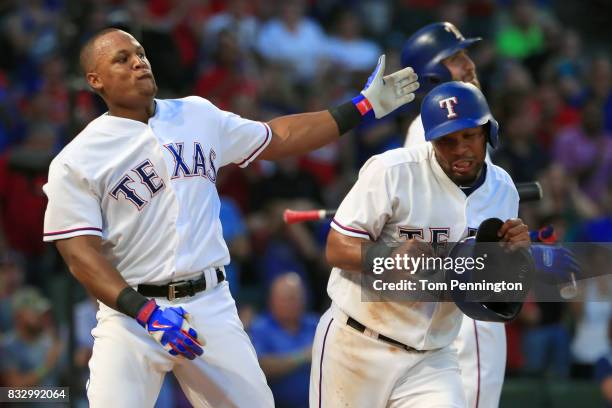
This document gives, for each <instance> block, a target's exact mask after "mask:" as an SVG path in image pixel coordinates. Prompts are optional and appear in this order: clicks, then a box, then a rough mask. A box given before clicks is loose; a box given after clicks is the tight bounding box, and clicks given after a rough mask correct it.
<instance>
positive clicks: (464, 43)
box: [401, 22, 482, 92]
mask: <svg viewBox="0 0 612 408" xmlns="http://www.w3.org/2000/svg"><path fill="white" fill-rule="evenodd" d="M481 39H482V38H480V37H476V38H464V37H463V34H461V32H460V31H459V30H458V29H457V27H455V26H454V25H453V24H451V23H449V22H443V23H433V24H429V25H427V26H425V27H423V28H421V29H420V30H419V31H417V32H416V33H414V34H413V35H411V36H410V38H408V39H407V40H406V42H405V43H404V47H403V48H402V55H401V62H402V66H404V67H412V69H414V72H416V73H417V75H418V76H419V84H420V85H421V86H420V87H419V92H427V91H429V90H430V89H431V88H433V87H434V86H436V85H439V84H441V83H443V82H448V81H452V79H453V78H452V75H451V72H450V71H449V70H448V68H446V67H445V66H444V64H443V63H442V60H443V59H445V58H448V57H450V56H451V55H453V54H455V53H457V52H458V51H460V50H462V49H464V48H467V47H469V46H470V45H472V44H474V43H475V42H477V41H480V40H481Z"/></svg>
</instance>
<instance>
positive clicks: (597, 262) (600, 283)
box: [570, 252, 612, 379]
mask: <svg viewBox="0 0 612 408" xmlns="http://www.w3.org/2000/svg"><path fill="white" fill-rule="evenodd" d="M590 255H591V256H590V258H591V259H590V261H592V263H590V264H589V268H596V269H597V270H601V268H606V267H609V266H608V264H607V263H606V262H605V259H606V258H609V256H606V255H604V254H598V253H595V252H594V253H592V254H590ZM598 255H599V256H601V255H603V257H602V258H603V262H601V261H602V259H601V258H600V259H597V258H598ZM583 292H584V294H583V298H582V299H581V300H582V301H581V302H572V303H571V304H570V306H571V307H572V308H573V309H574V313H575V315H576V320H577V324H576V333H575V334H574V339H573V341H572V346H571V347H572V356H573V360H574V361H573V365H572V376H573V377H575V378H582V379H592V378H593V370H594V367H595V364H596V362H597V359H599V358H600V357H601V356H602V355H607V354H608V353H609V352H610V350H611V348H610V339H609V338H608V323H609V322H610V321H612V303H611V302H610V299H612V277H610V276H609V275H603V276H600V277H598V278H595V279H588V280H586V281H584V289H583Z"/></svg>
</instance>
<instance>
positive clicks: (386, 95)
mask: <svg viewBox="0 0 612 408" xmlns="http://www.w3.org/2000/svg"><path fill="white" fill-rule="evenodd" d="M384 71H385V56H384V55H383V56H381V57H380V59H379V60H378V65H377V66H376V69H375V70H374V72H373V73H372V75H371V76H370V78H369V79H368V82H367V83H366V86H365V88H364V89H363V90H362V91H361V93H360V94H359V95H358V96H356V97H355V98H353V99H352V100H351V101H350V102H347V103H345V104H343V105H340V106H338V107H336V108H332V109H330V110H326V111H321V112H313V113H302V114H297V115H288V116H282V117H280V118H276V119H273V120H271V121H270V122H268V125H269V126H270V129H272V140H271V141H270V144H269V145H268V146H267V147H266V149H265V150H264V151H263V152H262V153H261V155H259V157H258V158H259V159H261V160H276V159H281V158H283V157H287V156H292V155H299V154H303V153H306V152H309V151H311V150H315V149H318V148H319V147H321V146H325V145H326V144H329V143H331V142H333V141H335V140H336V139H338V137H339V136H340V135H342V134H343V133H345V132H347V131H349V130H351V129H352V128H354V127H355V126H357V125H358V124H359V123H360V122H361V119H362V118H363V117H364V116H374V117H376V118H377V119H379V118H382V117H383V116H386V115H388V114H389V113H391V112H393V111H394V110H396V109H397V108H399V107H400V106H402V105H405V104H407V103H409V102H411V101H412V100H414V91H416V90H417V89H418V87H419V83H418V82H417V75H416V74H415V73H414V71H413V70H412V68H410V67H407V68H404V69H402V70H400V71H397V72H394V73H393V74H390V75H387V76H383V75H384Z"/></svg>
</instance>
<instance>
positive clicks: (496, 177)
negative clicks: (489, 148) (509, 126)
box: [328, 143, 518, 350]
mask: <svg viewBox="0 0 612 408" xmlns="http://www.w3.org/2000/svg"><path fill="white" fill-rule="evenodd" d="M517 211H518V193H517V191H516V188H515V187H514V183H513V182H512V180H511V178H510V176H509V175H508V174H507V173H506V172H505V171H504V170H503V169H501V168H499V167H497V166H495V165H492V164H489V165H487V167H486V174H485V180H484V181H483V184H482V185H481V186H480V187H478V188H477V189H476V190H475V191H473V192H472V193H471V194H470V195H469V196H466V195H465V193H464V192H463V191H462V190H461V189H460V188H459V187H458V186H457V185H455V184H454V183H453V182H452V181H451V180H450V179H449V178H448V176H447V175H446V174H445V173H444V171H443V170H442V168H441V167H440V165H439V164H438V161H437V160H436V159H435V156H434V150H433V147H432V145H431V143H426V144H422V145H419V146H415V147H413V148H410V149H406V148H400V149H395V150H391V151H387V152H385V153H383V154H380V155H378V156H374V157H372V158H371V159H370V160H368V162H366V164H365V165H364V166H363V167H362V169H361V171H360V173H359V179H358V180H357V182H356V183H355V185H354V186H353V188H352V189H351V191H350V192H349V193H348V194H347V196H346V197H345V199H344V201H343V202H342V204H341V205H340V207H339V208H338V211H337V213H336V216H335V217H334V219H333V220H332V228H334V229H335V230H336V231H338V232H339V233H342V234H345V235H348V236H352V237H358V238H364V239H368V240H371V241H377V240H382V241H383V242H386V243H397V242H401V241H404V240H406V239H408V238H414V237H419V238H420V239H423V240H425V241H427V242H433V241H435V242H442V241H451V242H457V241H459V240H461V239H462V238H464V237H466V236H467V235H468V233H469V229H477V228H478V226H479V225H480V223H481V222H482V221H484V220H485V219H487V218H491V217H497V218H500V219H502V220H506V219H509V218H512V217H515V216H516V214H517ZM360 280H361V277H360V274H358V273H355V272H349V271H343V270H341V269H339V268H333V270H332V272H331V276H330V280H329V284H328V293H329V296H330V297H331V298H332V300H333V301H334V303H335V304H336V305H338V306H339V307H340V309H341V310H342V311H343V312H345V313H346V314H348V315H349V316H351V317H353V318H354V319H356V320H357V321H359V322H360V323H361V324H363V325H365V326H366V327H368V328H369V329H371V330H374V331H376V332H378V333H380V334H383V335H385V336H387V337H390V338H392V339H394V340H397V341H400V342H402V343H404V344H407V345H409V346H411V347H414V348H416V349H422V350H430V349H438V348H442V347H445V346H447V345H449V344H450V343H451V342H452V341H453V340H454V339H455V337H456V336H457V332H458V331H459V327H460V325H461V319H462V313H461V312H460V311H459V310H458V309H457V307H456V306H455V305H454V304H453V303H449V302H446V303H444V302H420V303H419V302H411V303H400V302H388V303H381V302H362V301H361V287H360Z"/></svg>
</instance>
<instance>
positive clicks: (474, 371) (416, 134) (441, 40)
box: [401, 22, 506, 408]
mask: <svg viewBox="0 0 612 408" xmlns="http://www.w3.org/2000/svg"><path fill="white" fill-rule="evenodd" d="M480 40H481V38H480V37H477V38H467V39H466V38H464V37H463V35H462V34H461V32H460V31H459V30H458V29H457V27H455V26H454V25H453V24H451V23H448V22H439V23H433V24H429V25H427V26H425V27H423V28H421V29H420V30H418V31H417V32H416V33H414V34H413V35H412V36H410V38H408V40H406V42H405V44H404V46H403V49H402V54H401V60H402V65H403V66H408V65H409V66H411V67H413V68H414V70H415V72H416V73H417V74H418V75H419V78H420V82H421V87H420V89H419V92H427V91H428V90H429V89H431V88H432V87H434V86H435V85H437V84H440V83H444V82H447V81H451V80H454V81H462V82H466V83H470V84H472V85H475V86H476V87H478V88H480V82H479V81H478V75H477V74H476V66H475V64H474V62H473V61H472V59H471V58H470V57H469V55H468V54H467V51H466V50H467V48H469V47H470V46H471V45H472V44H474V43H476V42H477V41H480ZM425 142H426V140H425V132H424V130H423V123H422V121H421V115H419V116H417V117H416V118H415V119H414V121H413V122H412V123H411V124H410V126H409V128H408V133H407V135H406V142H405V147H411V146H415V145H418V144H421V143H425ZM486 160H487V163H490V159H489V156H488V155H487V158H486ZM454 347H456V349H457V350H458V354H459V366H460V367H461V378H462V380H463V386H464V389H465V393H466V399H467V403H468V404H467V406H468V407H470V408H475V407H478V408H489V407H497V406H498V405H499V398H500V395H501V390H502V386H503V383H504V373H505V370H506V330H505V327H504V325H503V323H497V322H485V321H476V320H473V319H471V318H469V317H468V316H464V320H463V324H462V326H461V330H460V331H459V335H458V336H457V340H456V341H455V343H454Z"/></svg>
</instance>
